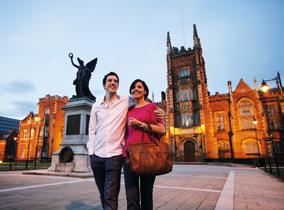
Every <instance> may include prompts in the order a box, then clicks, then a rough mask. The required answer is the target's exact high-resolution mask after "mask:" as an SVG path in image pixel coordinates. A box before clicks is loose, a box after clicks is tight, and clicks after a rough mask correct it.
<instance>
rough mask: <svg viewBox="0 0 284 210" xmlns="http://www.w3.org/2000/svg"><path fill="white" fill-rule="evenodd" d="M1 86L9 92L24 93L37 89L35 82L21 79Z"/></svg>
mask: <svg viewBox="0 0 284 210" xmlns="http://www.w3.org/2000/svg"><path fill="white" fill-rule="evenodd" d="M0 88H1V89H2V90H4V91H7V92H9V93H13V94H23V93H29V92H33V91H34V90H35V84H34V83H33V82H31V81H28V80H20V81H12V82H9V83H7V84H5V85H1V86H0Z"/></svg>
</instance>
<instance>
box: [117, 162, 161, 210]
mask: <svg viewBox="0 0 284 210" xmlns="http://www.w3.org/2000/svg"><path fill="white" fill-rule="evenodd" d="M123 174H124V183H125V190H126V200H127V209H128V210H140V209H141V210H152V209H153V186H154V182H155V178H156V176H139V175H137V174H135V173H133V172H132V171H131V170H130V169H129V167H128V166H127V165H126V164H125V160H124V161H123ZM139 180H140V183H139ZM139 189H140V190H139ZM139 192H140V193H139ZM140 197H141V205H140Z"/></svg>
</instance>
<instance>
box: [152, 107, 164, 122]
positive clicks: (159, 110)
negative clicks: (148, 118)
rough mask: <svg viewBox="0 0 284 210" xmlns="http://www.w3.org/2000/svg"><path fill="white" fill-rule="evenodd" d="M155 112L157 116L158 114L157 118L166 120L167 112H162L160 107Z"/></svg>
mask: <svg viewBox="0 0 284 210" xmlns="http://www.w3.org/2000/svg"><path fill="white" fill-rule="evenodd" d="M154 112H155V114H156V116H157V117H158V118H160V119H164V118H165V115H166V113H165V111H164V110H162V109H161V108H160V107H158V108H157V109H155V110H154Z"/></svg>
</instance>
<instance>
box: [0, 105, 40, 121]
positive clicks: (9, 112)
mask: <svg viewBox="0 0 284 210" xmlns="http://www.w3.org/2000/svg"><path fill="white" fill-rule="evenodd" d="M10 104H11V106H10V107H9V108H8V109H5V110H0V116H5V117H10V118H15V119H23V118H24V117H26V116H27V115H28V114H29V112H34V113H36V112H37V104H36V103H35V102H32V101H31V102H28V101H12V102H10Z"/></svg>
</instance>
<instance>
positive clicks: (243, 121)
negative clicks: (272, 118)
mask: <svg viewBox="0 0 284 210" xmlns="http://www.w3.org/2000/svg"><path fill="white" fill-rule="evenodd" d="M238 107H239V115H240V126H241V130H248V129H254V125H253V119H254V112H253V103H252V102H251V101H250V100H248V99H243V100H242V101H240V103H239V106H238Z"/></svg>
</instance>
